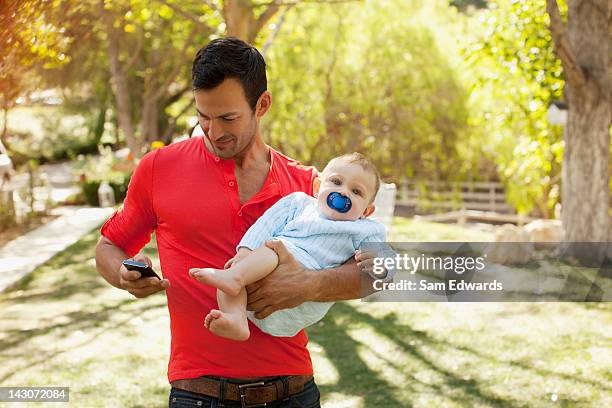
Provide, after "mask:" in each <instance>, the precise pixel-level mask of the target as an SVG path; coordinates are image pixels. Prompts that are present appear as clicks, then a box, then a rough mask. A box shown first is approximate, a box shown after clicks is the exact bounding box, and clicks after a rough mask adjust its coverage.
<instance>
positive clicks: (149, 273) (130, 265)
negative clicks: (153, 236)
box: [123, 259, 161, 280]
mask: <svg viewBox="0 0 612 408" xmlns="http://www.w3.org/2000/svg"><path fill="white" fill-rule="evenodd" d="M123 266H125V269H127V270H128V271H138V272H140V277H141V278H157V279H159V280H161V278H160V277H159V276H158V275H157V274H156V273H155V271H154V270H153V268H151V267H150V266H149V265H147V264H146V263H144V262H136V261H132V260H130V259H126V260H125V261H123Z"/></svg>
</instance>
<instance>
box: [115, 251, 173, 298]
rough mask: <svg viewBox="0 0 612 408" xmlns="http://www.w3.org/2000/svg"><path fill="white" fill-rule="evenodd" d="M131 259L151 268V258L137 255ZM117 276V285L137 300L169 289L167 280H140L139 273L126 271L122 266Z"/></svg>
mask: <svg viewBox="0 0 612 408" xmlns="http://www.w3.org/2000/svg"><path fill="white" fill-rule="evenodd" d="M131 259H132V260H134V261H136V262H144V263H146V264H147V265H149V266H151V267H152V266H153V263H152V262H151V258H149V257H148V256H146V255H143V254H138V255H136V256H135V257H133V258H131ZM119 276H120V278H119V283H120V284H121V288H122V289H125V290H127V291H128V292H130V293H131V294H132V295H134V296H135V297H137V298H139V299H140V298H144V297H147V296H149V295H152V294H153V293H156V292H159V291H161V290H165V289H168V288H169V287H170V281H169V280H168V279H162V280H159V279H157V278H142V279H140V272H138V271H128V270H127V269H126V267H125V266H123V265H121V268H120V269H119Z"/></svg>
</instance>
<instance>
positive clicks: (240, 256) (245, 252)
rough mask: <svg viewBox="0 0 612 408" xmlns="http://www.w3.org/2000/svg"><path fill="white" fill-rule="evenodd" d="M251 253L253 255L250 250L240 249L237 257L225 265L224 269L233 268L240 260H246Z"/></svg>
mask: <svg viewBox="0 0 612 408" xmlns="http://www.w3.org/2000/svg"><path fill="white" fill-rule="evenodd" d="M250 253H251V250H250V249H248V248H245V247H240V249H239V250H238V252H237V253H236V255H234V257H233V258H231V259H230V260H229V261H227V262H226V263H225V265H223V269H229V268H231V267H232V265H234V264H235V263H238V262H239V261H240V260H242V259H244V258H245V257H246V256H247V255H248V254H250Z"/></svg>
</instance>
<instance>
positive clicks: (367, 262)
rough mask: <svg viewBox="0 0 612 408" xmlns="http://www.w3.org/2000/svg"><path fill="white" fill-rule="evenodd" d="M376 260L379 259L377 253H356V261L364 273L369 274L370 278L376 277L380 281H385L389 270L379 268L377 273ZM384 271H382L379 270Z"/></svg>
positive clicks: (359, 250)
mask: <svg viewBox="0 0 612 408" xmlns="http://www.w3.org/2000/svg"><path fill="white" fill-rule="evenodd" d="M374 258H377V253H376V252H372V251H362V250H361V249H358V250H357V251H356V252H355V260H356V261H357V267H359V270H360V271H361V272H363V273H367V274H369V275H370V276H376V277H378V278H379V279H383V278H384V277H385V276H387V270H386V269H384V268H383V267H378V268H377V270H376V271H374ZM379 268H380V269H382V271H380V270H378V269H379Z"/></svg>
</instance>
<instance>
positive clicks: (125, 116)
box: [104, 11, 141, 157]
mask: <svg viewBox="0 0 612 408" xmlns="http://www.w3.org/2000/svg"><path fill="white" fill-rule="evenodd" d="M104 13H105V20H106V28H107V30H106V31H107V32H106V34H107V37H108V49H107V51H108V59H109V61H110V71H111V87H112V90H113V94H114V96H115V101H116V104H117V107H116V113H117V119H118V122H119V129H120V131H121V132H123V135H124V136H125V141H126V144H127V146H128V147H129V148H130V151H131V152H132V154H134V155H135V156H137V157H138V156H140V149H141V146H140V143H139V141H138V140H137V139H136V135H135V132H134V124H133V123H132V114H131V112H132V110H131V106H130V93H129V91H128V81H127V75H126V73H125V71H124V70H123V67H122V66H121V61H120V60H119V41H118V38H117V33H116V29H115V28H114V27H113V18H112V16H110V15H109V14H108V12H106V11H104Z"/></svg>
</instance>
